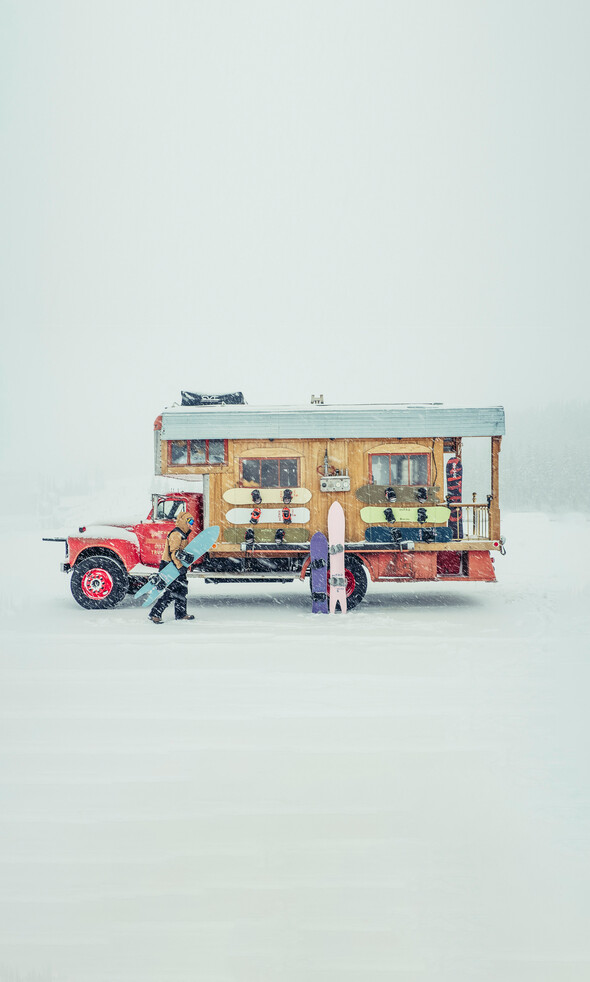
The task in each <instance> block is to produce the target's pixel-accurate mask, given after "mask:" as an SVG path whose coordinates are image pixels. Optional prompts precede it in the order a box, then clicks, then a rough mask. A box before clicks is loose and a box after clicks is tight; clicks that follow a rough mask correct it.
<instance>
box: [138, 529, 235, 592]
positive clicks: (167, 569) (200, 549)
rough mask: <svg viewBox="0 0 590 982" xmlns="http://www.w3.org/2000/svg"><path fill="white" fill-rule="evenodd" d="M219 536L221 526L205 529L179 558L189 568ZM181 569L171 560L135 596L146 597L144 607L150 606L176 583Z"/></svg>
mask: <svg viewBox="0 0 590 982" xmlns="http://www.w3.org/2000/svg"><path fill="white" fill-rule="evenodd" d="M218 537H219V526H218V525H212V526H211V527H210V528H208V529H205V530H204V531H203V532H199V534H198V535H197V536H195V538H194V539H193V540H192V542H189V543H188V545H187V546H185V548H184V549H183V550H182V555H181V554H180V552H179V559H180V561H181V563H182V565H183V566H185V567H186V568H187V569H188V567H189V566H192V564H193V563H194V562H195V560H196V559H199V558H200V557H201V556H203V555H204V554H205V553H206V552H208V550H209V549H210V548H211V546H212V545H213V543H214V542H217V539H218ZM185 557H186V558H185ZM179 572H180V570H178V569H177V568H176V566H175V565H174V563H172V562H170V563H168V565H167V566H164V569H162V570H160V572H159V573H154V575H153V577H152V576H150V578H149V580H148V581H147V583H146V584H144V586H142V588H141V590H138V591H137V593H136V594H135V597H136V599H137V597H145V600H144V602H143V603H142V605H141V606H142V607H150V606H151V605H152V604H155V602H156V600H157V599H158V597H161V596H162V594H163V593H164V590H166V589H167V587H169V586H170V584H171V583H174V580H175V579H176V578H177V577H178V574H179Z"/></svg>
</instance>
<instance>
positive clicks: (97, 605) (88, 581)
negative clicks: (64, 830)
mask: <svg viewBox="0 0 590 982" xmlns="http://www.w3.org/2000/svg"><path fill="white" fill-rule="evenodd" d="M128 585H129V578H128V576H127V572H126V570H125V569H124V567H123V566H121V564H120V563H118V562H117V561H116V560H115V559H109V558H108V557H107V556H88V557H87V558H86V559H81V560H80V561H79V562H77V563H76V565H75V566H74V568H73V570H72V578H71V580H70V589H71V591H72V596H73V598H74V600H75V601H76V602H77V603H79V604H80V606H81V607H85V608H86V610H108V609H109V608H111V607H116V606H117V604H118V603H120V601H121V600H122V599H123V597H124V596H125V594H126V593H127V589H128Z"/></svg>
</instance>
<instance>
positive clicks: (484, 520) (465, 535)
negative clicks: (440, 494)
mask: <svg viewBox="0 0 590 982" xmlns="http://www.w3.org/2000/svg"><path fill="white" fill-rule="evenodd" d="M448 505H449V508H451V509H453V511H455V510H457V511H459V510H460V516H457V517H458V518H459V517H460V518H461V519H462V526H463V528H462V534H460V535H459V538H460V539H470V540H473V539H488V538H489V535H490V520H489V508H488V506H487V505H486V504H467V503H465V502H462V501H457V502H455V501H449V503H448Z"/></svg>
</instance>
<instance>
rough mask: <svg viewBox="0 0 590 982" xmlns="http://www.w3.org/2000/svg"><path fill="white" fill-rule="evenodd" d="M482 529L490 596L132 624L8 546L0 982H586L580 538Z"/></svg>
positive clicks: (567, 528)
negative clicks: (89, 603)
mask: <svg viewBox="0 0 590 982" xmlns="http://www.w3.org/2000/svg"><path fill="white" fill-rule="evenodd" d="M504 532H505V533H506V535H507V538H508V542H507V547H508V555H507V556H506V557H505V558H501V557H499V556H498V557H497V559H496V569H497V574H498V581H499V582H498V583H497V584H495V585H490V584H464V585H463V584H447V585H436V584H424V585H422V586H420V587H414V586H408V585H401V586H395V585H380V586H374V585H370V587H369V593H368V595H367V599H366V600H365V602H364V603H363V604H362V605H361V606H360V607H359V608H358V609H357V610H356V611H354V612H351V613H350V614H349V615H348V616H347V617H345V618H344V617H341V616H337V617H333V618H328V617H313V616H312V615H311V613H310V604H309V594H308V587H307V585H302V584H299V583H295V584H292V585H280V584H276V585H272V586H268V585H267V586H266V587H264V586H263V587H257V586H230V585H228V586H226V587H219V586H207V585H205V584H204V583H199V582H195V581H191V585H190V593H189V610H190V611H191V612H192V613H194V614H195V615H196V620H195V621H193V622H191V623H189V622H187V623H175V622H174V620H173V618H172V614H171V611H170V610H168V611H167V612H166V614H165V617H166V622H165V624H164V625H163V626H161V627H156V626H154V625H152V624H151V623H149V622H148V621H147V619H146V612H145V611H144V610H143V609H141V608H139V607H138V606H136V605H135V603H134V602H133V601H132V600H129V601H126V602H125V603H124V604H123V605H122V606H121V607H119V608H117V609H116V610H114V611H108V612H101V613H89V612H87V611H84V610H82V608H80V607H78V606H77V604H76V603H75V602H74V601H73V599H72V597H71V595H70V592H69V581H68V579H67V577H66V576H65V575H63V574H60V573H59V571H58V568H57V567H58V563H59V562H60V561H61V559H62V551H63V550H62V547H61V546H60V545H58V544H50V543H41V542H40V535H41V532H40V531H38V530H37V529H34V528H31V527H30V526H27V523H26V522H25V521H24V520H22V519H14V520H13V521H12V522H10V523H6V522H5V525H4V529H3V543H4V549H3V553H4V563H3V567H2V581H1V583H0V587H1V594H0V595H1V598H2V635H3V639H2V655H1V661H0V667H1V675H0V702H1V707H0V708H1V726H2V737H1V742H0V790H1V804H0V982H49V980H51V982H99V980H100V982H103V980H104V982H278V980H281V982H304V980H305V982H384V980H385V979H387V980H403V982H405V980H412V982H447V980H448V982H478V980H486V982H496V980H497V982H529V980H530V982H587V980H588V979H589V978H590V932H589V931H588V924H589V922H590V880H589V871H590V783H589V778H590V774H589V770H590V769H589V766H588V747H589V746H590V722H589V713H588V700H589V692H590V684H589V683H590V669H589V659H588V655H589V636H590V617H589V613H588V607H589V602H590V595H589V591H588V587H589V578H590V576H589V563H588V556H589V555H590V523H589V522H588V520H587V519H586V518H585V517H581V516H571V517H570V518H568V519H565V520H564V519H562V518H560V519H559V520H551V519H550V518H549V517H547V516H544V515H509V516H505V519H504ZM9 560H10V561H13V562H14V565H15V567H16V569H15V575H14V578H13V579H12V580H10V581H9V580H8V572H9V570H10V565H9Z"/></svg>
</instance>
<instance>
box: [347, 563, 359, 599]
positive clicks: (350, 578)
mask: <svg viewBox="0 0 590 982" xmlns="http://www.w3.org/2000/svg"><path fill="white" fill-rule="evenodd" d="M344 573H345V576H346V596H347V598H348V597H352V595H353V593H354V588H355V586H356V580H355V578H354V573H353V572H352V570H350V569H345V570H344Z"/></svg>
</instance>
